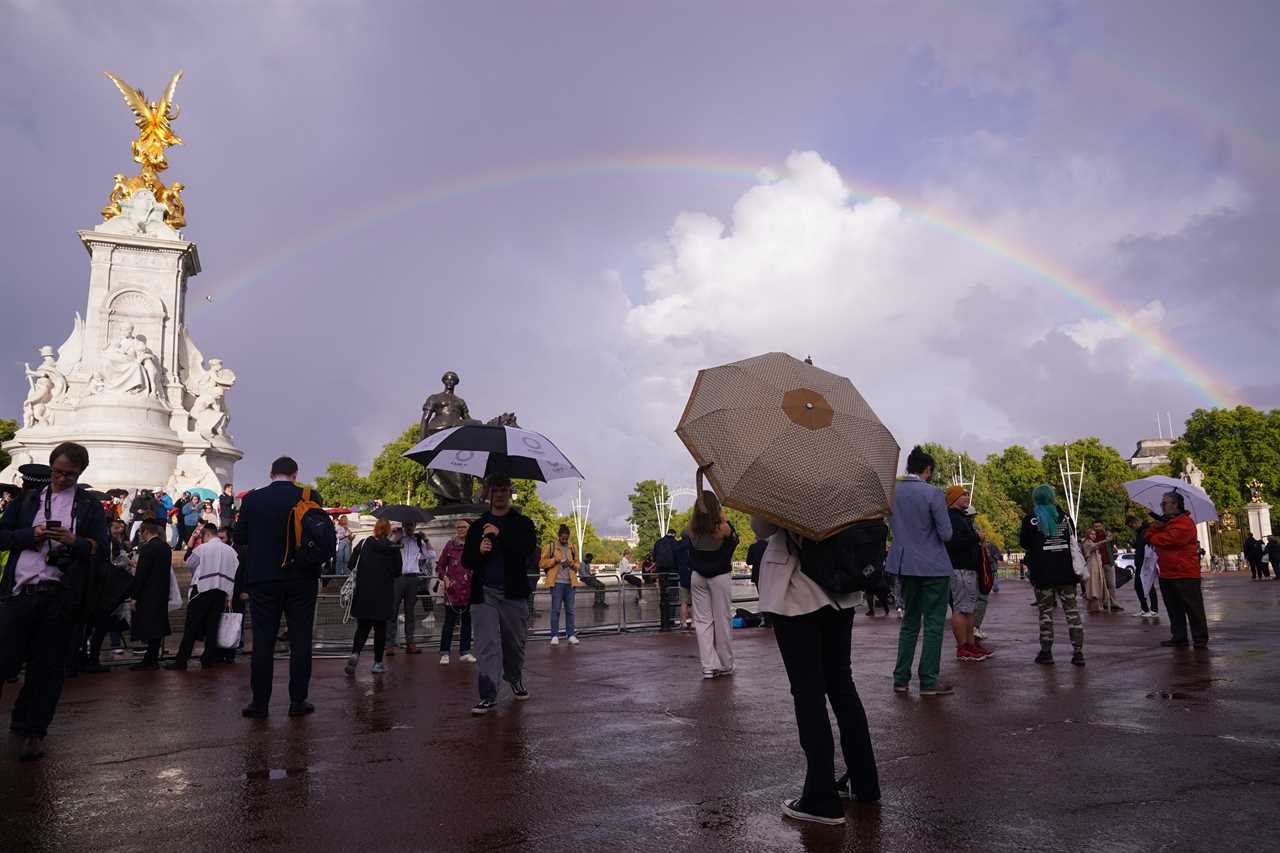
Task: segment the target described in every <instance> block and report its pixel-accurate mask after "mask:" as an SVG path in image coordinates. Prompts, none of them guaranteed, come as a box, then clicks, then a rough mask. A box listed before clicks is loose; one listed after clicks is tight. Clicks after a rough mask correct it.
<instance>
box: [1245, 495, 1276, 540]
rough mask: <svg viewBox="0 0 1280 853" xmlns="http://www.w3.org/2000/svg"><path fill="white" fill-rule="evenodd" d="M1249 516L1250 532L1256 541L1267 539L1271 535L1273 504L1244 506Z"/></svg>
mask: <svg viewBox="0 0 1280 853" xmlns="http://www.w3.org/2000/svg"><path fill="white" fill-rule="evenodd" d="M1244 508H1245V511H1246V512H1247V513H1248V514H1249V530H1250V532H1252V533H1253V535H1254V538H1255V539H1266V538H1267V537H1268V536H1270V535H1271V504H1264V503H1257V502H1255V503H1250V504H1245V505H1244Z"/></svg>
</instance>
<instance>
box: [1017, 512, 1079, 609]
mask: <svg viewBox="0 0 1280 853" xmlns="http://www.w3.org/2000/svg"><path fill="white" fill-rule="evenodd" d="M1075 535H1076V531H1075V525H1073V524H1072V523H1071V518H1070V517H1069V516H1068V515H1067V514H1066V513H1065V512H1063V511H1062V510H1061V508H1059V510H1058V530H1057V532H1056V533H1055V535H1053V536H1051V537H1045V535H1044V534H1043V533H1041V532H1040V522H1039V520H1038V519H1037V518H1036V515H1035V513H1031V514H1030V515H1028V516H1027V517H1026V518H1024V519H1023V520H1022V534H1021V535H1020V536H1019V537H1018V539H1019V541H1020V542H1021V543H1022V548H1023V550H1024V551H1026V552H1027V555H1026V557H1024V558H1023V559H1024V560H1025V561H1026V563H1027V568H1028V570H1029V572H1028V574H1029V575H1030V578H1031V585H1032V586H1034V587H1036V588H1038V589H1045V588H1047V587H1051V586H1075V585H1076V584H1078V583H1080V579H1079V578H1078V577H1076V570H1075V567H1074V566H1072V565H1071V547H1070V546H1071V541H1070V540H1071V538H1073V537H1074V536H1075Z"/></svg>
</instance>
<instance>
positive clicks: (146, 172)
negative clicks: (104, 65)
mask: <svg viewBox="0 0 1280 853" xmlns="http://www.w3.org/2000/svg"><path fill="white" fill-rule="evenodd" d="M105 73H106V75H107V77H108V78H110V80H111V82H112V83H114V84H115V85H116V88H117V89H119V90H120V94H122V95H124V102H125V104H127V105H128V107H129V109H130V110H132V111H133V114H134V116H135V117H136V120H135V121H134V124H135V125H137V128H138V138H137V139H135V140H133V145H132V149H133V159H134V162H136V163H138V164H140V165H141V166H142V170H141V171H140V172H139V173H138V174H137V175H136V176H134V177H132V178H127V179H126V178H125V176H124V175H116V176H115V185H114V186H113V187H112V188H111V194H110V196H108V198H107V206H106V207H104V208H102V218H103V220H104V221H105V220H108V219H110V218H112V217H113V216H117V215H119V213H120V202H121V201H123V200H124V199H125V198H128V197H129V196H131V195H132V194H133V193H134V192H135V191H137V190H139V189H143V188H145V189H148V190H150V191H151V193H152V195H154V196H155V198H156V201H158V202H160V204H162V205H163V206H164V208H165V210H166V211H167V212H166V213H165V216H164V221H165V223H166V224H167V225H169V226H170V227H171V228H175V229H176V228H182V227H184V226H185V225H186V224H187V223H186V218H185V217H186V213H185V207H184V205H183V202H182V189H183V186H182V184H181V183H179V182H177V181H174V183H173V184H172V185H171V186H168V187H166V186H165V185H164V183H163V182H162V181H161V180H160V178H159V177H158V173H160V172H163V171H164V170H165V169H167V168H169V161H168V159H167V158H166V157H165V153H164V152H165V149H166V148H168V147H169V146H171V145H181V144H182V139H181V137H179V136H178V135H177V134H176V133H174V132H173V127H172V126H171V125H170V123H171V122H173V121H176V120H177V118H178V114H179V112H180V110H179V108H178V107H177V105H175V104H174V103H173V94H174V90H175V89H177V88H178V81H179V80H180V79H182V72H181V71H179V72H178V73H177V74H175V75H173V79H172V80H170V81H169V86H168V88H167V89H165V91H164V97H163V98H161V99H160V100H158V101H150V102H148V101H147V98H146V95H144V94H143V93H142V90H141V89H135V88H133V87H132V86H130V85H129V84H128V83H126V82H124V81H123V80H121V79H120V78H119V77H117V76H116V75H114V74H112V73H111V72H109V71H108V72H105Z"/></svg>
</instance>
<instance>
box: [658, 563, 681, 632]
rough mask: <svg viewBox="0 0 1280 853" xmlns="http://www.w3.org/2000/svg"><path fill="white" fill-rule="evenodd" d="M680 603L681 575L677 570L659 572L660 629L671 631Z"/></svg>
mask: <svg viewBox="0 0 1280 853" xmlns="http://www.w3.org/2000/svg"><path fill="white" fill-rule="evenodd" d="M679 604H680V576H679V575H678V574H676V573H675V572H666V571H659V572H658V630H659V631H670V630H671V623H672V622H674V621H675V612H676V607H677V606H678V605H679Z"/></svg>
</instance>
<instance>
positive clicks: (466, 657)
mask: <svg viewBox="0 0 1280 853" xmlns="http://www.w3.org/2000/svg"><path fill="white" fill-rule="evenodd" d="M461 659H462V660H464V661H466V662H467V663H475V662H476V656H475V655H473V654H471V652H467V653H466V654H465V655H463V656H462V658H461Z"/></svg>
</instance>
